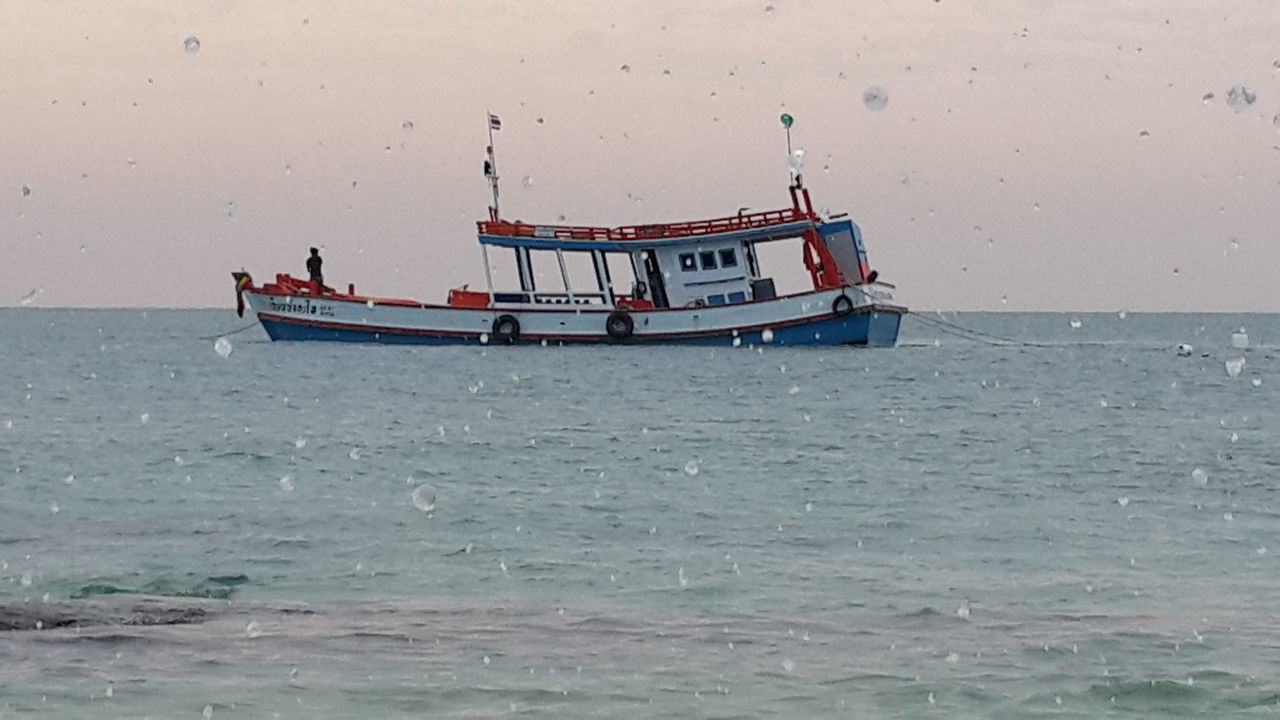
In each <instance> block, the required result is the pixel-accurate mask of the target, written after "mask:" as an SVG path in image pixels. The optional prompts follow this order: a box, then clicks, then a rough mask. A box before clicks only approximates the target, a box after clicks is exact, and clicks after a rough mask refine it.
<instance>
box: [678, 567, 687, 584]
mask: <svg viewBox="0 0 1280 720" xmlns="http://www.w3.org/2000/svg"><path fill="white" fill-rule="evenodd" d="M676 581H677V582H679V583H680V587H689V578H688V577H686V576H685V574H684V568H680V570H679V571H678V572H677V573H676Z"/></svg>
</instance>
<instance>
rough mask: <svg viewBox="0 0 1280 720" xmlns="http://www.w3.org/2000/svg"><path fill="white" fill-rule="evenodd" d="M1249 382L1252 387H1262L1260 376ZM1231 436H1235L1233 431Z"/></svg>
mask: <svg viewBox="0 0 1280 720" xmlns="http://www.w3.org/2000/svg"><path fill="white" fill-rule="evenodd" d="M1249 382H1250V383H1251V384H1252V385H1253V386H1254V387H1262V378H1254V379H1252V380H1250V381H1249ZM1231 437H1235V433H1232V434H1231ZM1232 442H1235V441H1234V440H1233V441H1232Z"/></svg>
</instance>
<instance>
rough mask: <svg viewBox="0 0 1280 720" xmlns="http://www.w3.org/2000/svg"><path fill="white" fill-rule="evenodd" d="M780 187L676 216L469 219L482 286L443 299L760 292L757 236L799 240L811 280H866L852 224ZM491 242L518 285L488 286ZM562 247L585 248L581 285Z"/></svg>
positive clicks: (673, 304)
mask: <svg viewBox="0 0 1280 720" xmlns="http://www.w3.org/2000/svg"><path fill="white" fill-rule="evenodd" d="M790 190H791V197H792V207H790V208H787V209H785V210H773V211H767V212H757V213H741V212H740V213H739V214H738V215H734V216H730V217H724V218H717V219H713V220H701V221H694V222H685V223H671V224H662V225H632V226H623V227H614V228H602V227H584V226H573V225H532V224H528V223H523V222H510V221H505V220H498V219H491V220H489V221H487V222H480V223H477V229H478V231H479V240H480V246H481V250H482V252H483V256H484V268H485V279H486V283H487V285H488V292H487V293H477V292H467V291H461V290H455V291H452V292H451V293H450V304H451V305H464V306H468V307H487V306H489V305H490V304H493V305H505V304H521V305H526V304H532V305H544V304H571V305H597V306H599V305H603V306H605V307H610V308H612V307H621V308H633V309H646V308H684V307H700V306H716V305H734V304H738V303H747V302H754V301H760V300H768V299H771V298H773V297H776V294H777V293H776V291H775V288H774V282H773V278H771V277H768V276H765V275H764V274H762V270H761V268H760V266H759V263H758V262H757V258H756V251H755V248H756V246H757V245H759V244H760V243H767V242H775V241H780V240H790V239H796V238H800V239H802V240H803V253H804V258H803V259H804V262H805V267H806V268H807V269H808V270H809V273H810V276H811V277H812V280H813V284H814V289H815V290H822V289H828V288H833V287H839V286H841V285H852V284H858V283H863V282H868V281H869V280H870V279H871V278H869V275H870V271H869V269H868V265H867V258H866V250H865V249H864V246H863V244H862V233H861V231H860V230H859V229H858V226H857V225H856V224H854V223H853V221H851V220H848V219H846V218H843V217H842V216H841V217H838V218H835V219H828V220H823V219H820V218H819V217H818V216H817V215H816V214H815V213H814V212H813V208H812V205H811V203H810V200H809V193H808V190H806V189H804V188H803V187H800V186H799V185H798V184H797V185H796V186H793V187H791V188H790ZM801 199H803V201H804V206H803V207H802V206H801V202H800V201H801ZM491 247H501V248H508V249H510V250H512V251H513V252H514V254H515V261H516V270H517V273H518V275H519V279H520V289H519V290H518V291H516V290H508V291H503V290H496V289H495V288H494V287H493V279H492V271H491V269H490V263H489V248H491ZM534 253H539V254H542V253H551V254H554V256H555V258H556V261H557V264H558V266H559V269H560V275H561V280H562V287H561V288H555V289H552V288H540V287H538V282H537V278H536V277H535V273H534V271H533V254H534ZM567 253H585V254H587V255H589V257H590V261H591V267H592V268H593V269H594V275H595V277H594V283H592V286H591V287H589V288H583V287H576V288H575V287H574V286H573V283H572V282H571V279H570V277H569V272H568V270H567V266H566V263H565V256H566V254H567ZM619 255H620V256H621V258H619V257H618V256H619ZM618 259H623V260H624V261H625V266H627V267H629V268H630V269H631V272H632V278H633V279H632V280H631V281H630V282H629V283H628V282H626V280H624V279H620V278H619V279H615V278H614V277H613V273H612V272H611V270H610V267H611V264H612V266H613V267H617V266H618V263H617V260H618ZM611 260H613V261H614V262H612V263H611Z"/></svg>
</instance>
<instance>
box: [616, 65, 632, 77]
mask: <svg viewBox="0 0 1280 720" xmlns="http://www.w3.org/2000/svg"><path fill="white" fill-rule="evenodd" d="M618 69H619V70H621V71H622V74H624V75H625V74H627V73H629V72H631V66H630V65H627V64H625V63H624V64H623V66H622V67H620V68H618Z"/></svg>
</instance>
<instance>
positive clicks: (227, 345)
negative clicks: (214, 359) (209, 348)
mask: <svg viewBox="0 0 1280 720" xmlns="http://www.w3.org/2000/svg"><path fill="white" fill-rule="evenodd" d="M231 349H232V348H231V341H230V340H228V339H227V338H226V337H225V336H224V337H220V338H218V339H217V340H215V341H214V343H213V351H214V352H216V353H218V354H219V355H221V356H222V357H223V358H226V357H230V355H231ZM144 422H145V421H144Z"/></svg>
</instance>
